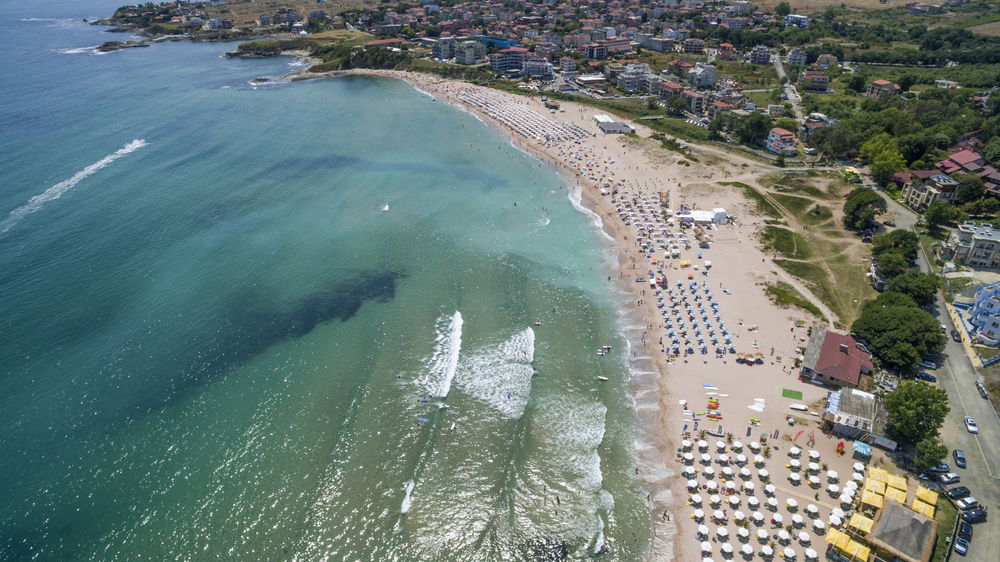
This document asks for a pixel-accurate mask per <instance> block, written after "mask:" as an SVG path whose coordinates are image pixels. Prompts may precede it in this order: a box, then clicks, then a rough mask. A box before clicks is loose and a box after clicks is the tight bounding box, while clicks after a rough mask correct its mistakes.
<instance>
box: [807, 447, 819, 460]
mask: <svg viewBox="0 0 1000 562" xmlns="http://www.w3.org/2000/svg"><path fill="white" fill-rule="evenodd" d="M809 458H811V459H818V458H819V451H817V450H815V449H810V450H809Z"/></svg>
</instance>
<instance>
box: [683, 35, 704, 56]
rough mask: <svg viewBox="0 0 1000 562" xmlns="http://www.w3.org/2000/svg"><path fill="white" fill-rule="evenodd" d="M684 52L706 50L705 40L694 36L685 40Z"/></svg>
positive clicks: (699, 52)
mask: <svg viewBox="0 0 1000 562" xmlns="http://www.w3.org/2000/svg"><path fill="white" fill-rule="evenodd" d="M684 52H685V53H694V54H701V53H704V52H705V40H704V39H698V38H696V37H692V38H690V39H685V40H684Z"/></svg>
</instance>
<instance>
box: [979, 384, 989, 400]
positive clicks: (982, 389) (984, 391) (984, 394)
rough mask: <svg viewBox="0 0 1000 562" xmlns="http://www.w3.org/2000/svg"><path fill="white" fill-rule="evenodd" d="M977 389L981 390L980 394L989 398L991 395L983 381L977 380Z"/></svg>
mask: <svg viewBox="0 0 1000 562" xmlns="http://www.w3.org/2000/svg"><path fill="white" fill-rule="evenodd" d="M976 390H978V391H979V395H980V396H982V397H983V398H986V399H989V397H990V395H989V393H987V392H986V386H985V385H984V384H983V383H982V382H981V381H976Z"/></svg>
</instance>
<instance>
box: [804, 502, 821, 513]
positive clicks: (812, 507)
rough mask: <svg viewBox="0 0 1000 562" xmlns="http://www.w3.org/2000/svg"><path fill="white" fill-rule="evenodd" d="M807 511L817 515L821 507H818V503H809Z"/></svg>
mask: <svg viewBox="0 0 1000 562" xmlns="http://www.w3.org/2000/svg"><path fill="white" fill-rule="evenodd" d="M806 513H810V514H813V515H815V514H817V513H819V508H818V507H816V504H814V503H811V504H809V505H807V506H806Z"/></svg>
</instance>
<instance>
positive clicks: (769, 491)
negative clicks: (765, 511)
mask: <svg viewBox="0 0 1000 562" xmlns="http://www.w3.org/2000/svg"><path fill="white" fill-rule="evenodd" d="M776 489H777V488H775V487H774V484H768V485H767V486H764V492H765V493H767V494H772V495H773V494H774V491H775V490H776Z"/></svg>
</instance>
